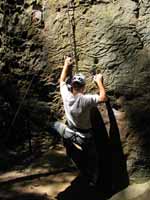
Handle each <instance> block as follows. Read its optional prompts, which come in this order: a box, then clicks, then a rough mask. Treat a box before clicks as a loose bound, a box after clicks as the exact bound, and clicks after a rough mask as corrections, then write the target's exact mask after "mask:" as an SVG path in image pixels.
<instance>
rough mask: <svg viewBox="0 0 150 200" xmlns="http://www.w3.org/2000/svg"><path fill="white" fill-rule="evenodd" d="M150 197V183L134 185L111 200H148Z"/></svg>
mask: <svg viewBox="0 0 150 200" xmlns="http://www.w3.org/2000/svg"><path fill="white" fill-rule="evenodd" d="M149 195H150V182H146V183H142V184H133V185H131V186H129V187H128V188H126V189H124V190H123V191H121V192H119V193H118V194H116V195H114V196H113V197H112V198H111V199H110V200H148V199H149Z"/></svg>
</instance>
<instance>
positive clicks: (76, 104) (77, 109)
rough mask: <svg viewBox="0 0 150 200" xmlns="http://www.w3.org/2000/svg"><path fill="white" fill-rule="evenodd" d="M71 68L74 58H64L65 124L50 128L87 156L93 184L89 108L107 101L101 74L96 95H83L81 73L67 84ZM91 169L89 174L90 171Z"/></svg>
mask: <svg viewBox="0 0 150 200" xmlns="http://www.w3.org/2000/svg"><path fill="white" fill-rule="evenodd" d="M72 68H73V60H72V58H71V57H68V56H67V57H66V58H65V62H64V66H63V70H62V73H61V76H60V93H61V96H62V100H63V104H64V109H65V114H66V119H67V125H65V124H63V123H61V122H52V123H51V131H52V130H53V132H54V130H55V131H56V132H57V133H59V134H60V135H61V136H62V137H63V138H64V139H65V140H69V141H70V142H71V143H74V144H77V145H79V146H80V147H81V150H82V151H83V152H85V154H86V155H87V159H88V161H87V165H86V167H87V169H88V170H87V173H88V174H87V177H88V181H89V185H90V186H95V185H96V183H97V181H98V178H99V169H98V155H97V151H96V146H95V142H94V137H93V133H92V125H91V122H90V109H91V108H92V107H93V106H97V105H98V103H100V102H105V101H107V96H106V92H105V88H104V86H103V76H102V75H101V74H97V75H95V77H94V81H95V82H96V83H97V86H98V88H99V95H98V94H94V95H92V94H84V90H85V77H84V75H83V74H76V75H74V76H73V77H72V79H71V89H68V86H67V84H66V79H67V76H68V75H69V74H68V73H69V71H70V69H71V70H72ZM91 172H92V173H91Z"/></svg>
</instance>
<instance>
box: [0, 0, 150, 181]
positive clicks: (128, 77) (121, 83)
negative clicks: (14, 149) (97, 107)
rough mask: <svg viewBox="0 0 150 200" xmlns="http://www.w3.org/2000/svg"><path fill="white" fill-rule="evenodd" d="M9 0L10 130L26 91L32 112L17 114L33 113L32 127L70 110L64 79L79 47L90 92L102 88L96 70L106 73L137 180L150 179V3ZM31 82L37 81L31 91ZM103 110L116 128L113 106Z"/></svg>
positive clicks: (6, 104) (5, 69)
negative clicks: (64, 101) (64, 68)
mask: <svg viewBox="0 0 150 200" xmlns="http://www.w3.org/2000/svg"><path fill="white" fill-rule="evenodd" d="M5 2H6V3H5V5H4V1H1V3H0V31H1V40H0V45H1V48H0V56H1V59H0V69H1V74H2V76H1V78H0V80H1V81H0V87H1V97H0V105H1V110H2V112H3V113H4V114H3V115H2V116H1V118H2V119H1V122H2V123H1V124H2V125H1V126H2V129H3V134H4V133H5V132H6V130H7V128H6V127H7V126H8V125H10V124H11V122H12V118H13V116H14V115H15V113H16V110H17V108H18V105H20V102H21V100H22V99H23V98H24V96H26V98H25V103H23V105H24V106H23V109H21V110H22V112H21V113H24V115H23V117H22V118H20V120H19V119H18V118H17V117H16V118H17V119H16V120H15V123H16V125H15V127H17V126H18V124H19V123H21V122H22V121H24V120H25V119H26V118H29V119H30V121H31V122H32V128H33V127H34V129H36V130H37V128H36V127H40V128H41V129H43V127H44V126H45V125H43V124H40V123H41V122H43V121H46V120H47V119H48V117H50V119H52V118H61V117H62V116H63V109H62V107H61V101H60V96H59V88H58V77H59V74H60V70H61V65H62V61H63V56H64V55H65V54H66V53H68V52H74V50H75V53H76V57H77V58H78V68H79V71H81V72H83V73H84V74H85V75H86V76H87V89H88V90H89V91H90V92H91V91H95V86H94V85H92V84H91V83H92V77H91V76H89V73H90V70H91V68H92V69H93V68H94V69H96V70H97V71H100V72H101V73H103V74H104V82H105V85H106V89H107V93H108V96H109V97H110V100H111V104H112V107H113V111H114V114H115V116H116V119H117V123H118V127H119V130H120V137H121V141H122V146H123V150H124V154H125V156H126V158H127V169H128V172H129V175H130V177H131V179H136V178H138V179H139V178H140V179H141V180H143V178H144V179H145V178H147V177H149V176H150V168H149V165H150V159H149V154H150V145H149V144H150V137H149V132H150V123H149V118H150V117H149V116H150V106H149V100H150V94H149V93H150V85H149V79H150V68H149V61H150V26H149V23H150V21H149V17H150V2H149V1H148V0H143V1H139V0H126V1H124V0H76V1H74V3H69V1H67V0H63V1H61V0H60V1H56V0H53V1H52V0H47V1H46V0H43V1H42V0H41V1H36V0H26V1H24V0H13V1H12V0H11V1H9V0H7V1H5ZM74 25H75V26H74ZM48 75H50V78H49V84H48V85H45V84H44V83H45V82H44V80H43V79H44V78H45V77H47V76H48ZM32 79H33V80H32ZM31 82H33V84H32V85H31V87H30V90H29V93H28V94H27V95H26V90H27V88H28V86H29V85H30V83H31ZM3 89H4V90H3ZM48 102H50V104H49V106H50V107H49V108H50V110H49V108H48ZM39 104H40V105H41V106H39ZM27 107H28V109H27ZM40 108H41V109H40ZM103 110H104V111H103V112H102V114H103V116H104V120H105V122H106V124H107V125H108V127H107V128H108V130H109V121H108V119H107V116H106V115H105V112H106V108H105V106H104V108H103ZM31 111H33V112H31ZM39 113H40V114H42V117H41V118H40V117H39ZM27 116H29V117H27ZM35 116H36V117H35ZM105 116H106V117H105ZM8 119H9V120H8ZM43 119H44V120H43ZM18 120H19V121H18ZM39 122H40V123H39ZM39 124H40V125H39ZM37 125H38V126H37ZM19 127H20V126H19ZM114 156H115V155H114Z"/></svg>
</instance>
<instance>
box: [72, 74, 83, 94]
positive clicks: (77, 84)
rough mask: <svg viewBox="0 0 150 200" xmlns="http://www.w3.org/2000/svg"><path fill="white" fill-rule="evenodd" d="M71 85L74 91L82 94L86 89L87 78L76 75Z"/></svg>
mask: <svg viewBox="0 0 150 200" xmlns="http://www.w3.org/2000/svg"><path fill="white" fill-rule="evenodd" d="M71 85H72V88H73V89H74V90H76V91H79V92H82V91H83V90H84V88H85V76H84V75H83V74H81V73H79V74H75V75H74V76H73V78H72V80H71Z"/></svg>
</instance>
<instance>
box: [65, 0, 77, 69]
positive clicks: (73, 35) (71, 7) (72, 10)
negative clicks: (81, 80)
mask: <svg viewBox="0 0 150 200" xmlns="http://www.w3.org/2000/svg"><path fill="white" fill-rule="evenodd" d="M67 13H68V20H69V24H70V29H71V33H70V36H69V37H70V45H71V48H72V53H73V57H74V59H75V68H76V72H78V56H77V46H76V24H75V2H74V0H71V1H69V2H68V9H67Z"/></svg>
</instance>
